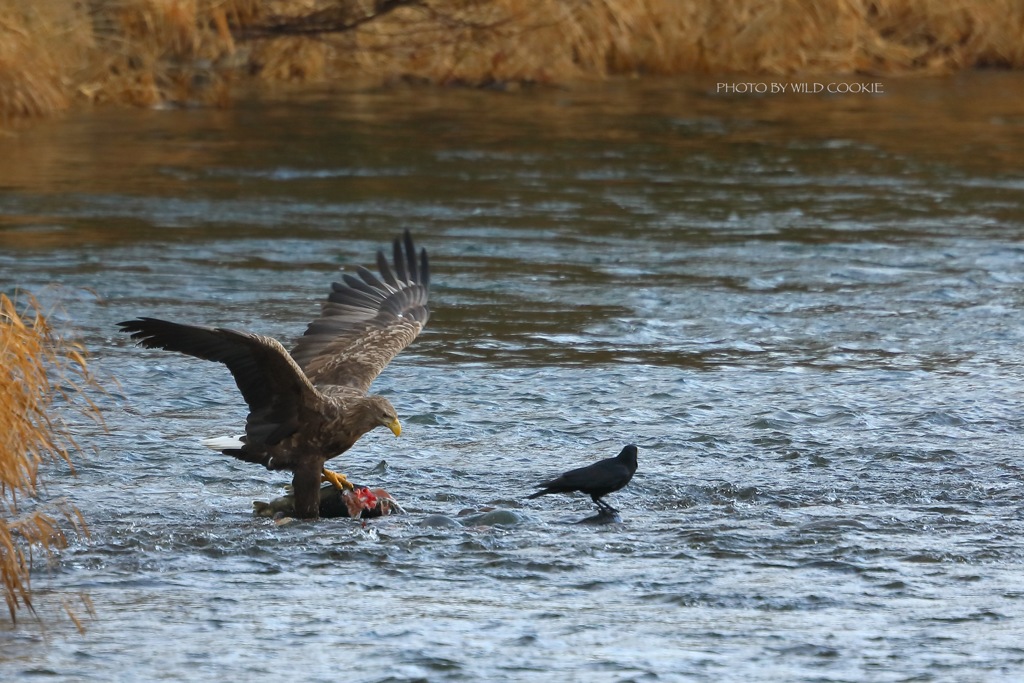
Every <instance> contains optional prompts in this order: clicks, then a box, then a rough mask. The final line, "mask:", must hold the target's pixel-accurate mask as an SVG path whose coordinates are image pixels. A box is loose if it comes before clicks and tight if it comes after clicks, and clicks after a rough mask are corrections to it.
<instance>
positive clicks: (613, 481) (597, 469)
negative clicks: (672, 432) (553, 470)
mask: <svg viewBox="0 0 1024 683" xmlns="http://www.w3.org/2000/svg"><path fill="white" fill-rule="evenodd" d="M635 473H636V446H634V445H633V444H630V445H628V446H626V447H625V448H623V449H622V450H621V451H620V452H619V454H618V455H616V456H615V457H614V458H606V459H604V460H601V461H599V462H595V463H594V464H593V465H588V466H587V467H580V468H578V469H575V470H569V471H568V472H566V473H565V474H563V475H562V476H560V477H557V478H555V479H552V480H551V481H545V482H543V483H541V484H537V486H539V487H541V490H540V491H537V492H536V493H534V494H532V495H529V496H527V498H537V497H538V496H543V495H547V494H549V493H570V492H572V491H579V492H581V493H587V494H589V495H590V499H591V500H593V501H594V504H596V505H597V507H598V509H599V510H601V511H602V512H616V510H615V508H613V507H612V506H611V505H609V504H608V503H606V502H604V501H603V500H601V499H602V498H603V497H605V496H607V495H608V494H609V493H612V492H614V491H618V490H619V489H621V488H622V487H623V486H625V485H626V484H628V483H629V480H630V479H632V478H633V474H635Z"/></svg>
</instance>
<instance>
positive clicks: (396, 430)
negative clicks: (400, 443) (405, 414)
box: [384, 417, 402, 436]
mask: <svg viewBox="0 0 1024 683" xmlns="http://www.w3.org/2000/svg"><path fill="white" fill-rule="evenodd" d="M384 426H385V427H387V428H388V429H390V430H391V433H392V434H394V435H395V436H401V435H402V423H401V422H399V421H398V418H397V417H396V418H395V419H393V420H392V421H391V422H386V423H384Z"/></svg>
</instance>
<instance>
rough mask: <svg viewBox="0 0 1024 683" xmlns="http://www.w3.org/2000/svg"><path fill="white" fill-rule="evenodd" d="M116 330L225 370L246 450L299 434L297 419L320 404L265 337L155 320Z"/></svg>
mask: <svg viewBox="0 0 1024 683" xmlns="http://www.w3.org/2000/svg"><path fill="white" fill-rule="evenodd" d="M118 326H119V327H121V328H122V330H124V331H125V332H128V333H130V334H131V337H132V339H134V340H135V341H136V342H137V343H138V344H139V345H140V346H144V347H147V348H159V349H166V350H168V351H177V352H178V353H184V354H186V355H189V356H193V357H195V358H201V359H203V360H210V361H216V362H218V363H223V364H224V365H226V366H227V368H228V370H230V371H231V376H232V377H234V379H235V384H237V385H238V389H239V390H240V391H241V392H242V397H243V398H244V399H245V402H246V403H247V404H248V405H249V417H248V419H247V420H246V425H245V433H246V446H256V445H263V446H273V445H275V444H277V443H279V442H280V441H282V440H283V439H285V438H287V437H289V436H291V435H292V434H294V433H295V432H296V431H297V430H298V428H299V422H300V415H301V413H302V412H303V411H304V410H307V409H311V408H314V407H315V405H316V404H317V403H318V402H319V400H320V399H319V395H318V394H317V391H316V389H315V388H314V387H313V385H312V384H311V383H310V382H309V380H308V379H307V378H306V376H305V374H304V373H303V372H302V369H301V368H300V367H299V366H298V365H296V364H295V362H294V361H293V360H292V358H291V356H289V355H288V352H287V351H286V350H285V348H284V347H283V346H281V344H280V343H279V342H278V341H277V340H275V339H272V338H270V337H264V336H262V335H258V334H249V333H246V332H238V331H236V330H231V329H227V328H223V327H203V326H199V325H184V324H182V323H174V322H170V321H167V320H160V319H158V318H137V319H135V320H127V321H125V322H121V323H118ZM243 449H244V448H243Z"/></svg>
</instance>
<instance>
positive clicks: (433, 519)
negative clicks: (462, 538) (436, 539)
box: [420, 515, 462, 529]
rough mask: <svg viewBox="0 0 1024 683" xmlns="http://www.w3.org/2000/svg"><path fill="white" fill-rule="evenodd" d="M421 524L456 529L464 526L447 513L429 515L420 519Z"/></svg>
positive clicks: (433, 527) (429, 526) (428, 526)
mask: <svg viewBox="0 0 1024 683" xmlns="http://www.w3.org/2000/svg"><path fill="white" fill-rule="evenodd" d="M420 526H424V527H427V528H430V529H449V528H451V529H456V528H461V527H462V525H461V524H459V523H458V522H457V521H456V520H454V519H452V518H451V517H447V516H445V515H427V516H426V517H424V518H423V519H421V520H420Z"/></svg>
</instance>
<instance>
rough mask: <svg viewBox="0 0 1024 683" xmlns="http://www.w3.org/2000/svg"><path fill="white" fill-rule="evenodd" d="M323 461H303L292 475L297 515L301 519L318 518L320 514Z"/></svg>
mask: <svg viewBox="0 0 1024 683" xmlns="http://www.w3.org/2000/svg"><path fill="white" fill-rule="evenodd" d="M322 469H323V462H320V463H317V462H315V461H314V462H305V463H301V464H300V465H299V466H298V467H296V469H295V474H294V475H293V476H292V493H293V494H294V496H295V516H296V517H298V518H299V519H317V518H318V517H319V516H320V471H321V470H322Z"/></svg>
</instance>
